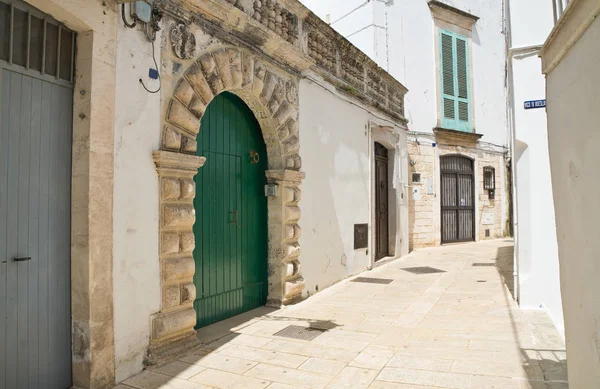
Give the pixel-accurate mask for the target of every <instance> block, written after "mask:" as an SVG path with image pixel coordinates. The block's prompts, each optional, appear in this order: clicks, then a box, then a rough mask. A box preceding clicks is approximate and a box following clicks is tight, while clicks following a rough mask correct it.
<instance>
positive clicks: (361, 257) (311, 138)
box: [300, 79, 408, 294]
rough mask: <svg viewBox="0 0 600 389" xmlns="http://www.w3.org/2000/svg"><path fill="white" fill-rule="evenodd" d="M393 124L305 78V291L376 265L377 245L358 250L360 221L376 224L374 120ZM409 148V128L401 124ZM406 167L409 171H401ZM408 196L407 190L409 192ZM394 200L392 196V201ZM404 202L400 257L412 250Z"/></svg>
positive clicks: (302, 240) (398, 174) (302, 120)
mask: <svg viewBox="0 0 600 389" xmlns="http://www.w3.org/2000/svg"><path fill="white" fill-rule="evenodd" d="M373 121H375V122H377V123H378V124H380V125H390V124H389V122H386V121H384V120H381V119H378V118H376V117H374V116H372V115H371V114H369V113H368V112H367V111H365V110H363V109H362V108H360V107H358V106H356V105H353V104H351V103H349V102H347V101H345V99H344V98H340V97H338V96H337V95H336V92H335V89H332V90H326V89H324V88H323V87H321V86H319V85H317V84H315V83H313V82H312V81H309V80H306V79H304V80H302V81H301V82H300V144H301V145H302V147H301V148H300V154H301V157H302V161H303V164H302V170H303V171H304V172H305V173H306V178H305V180H304V181H303V183H302V202H301V208H302V219H301V220H300V225H301V227H302V237H301V238H300V246H301V247H302V254H301V256H300V263H301V264H302V274H303V276H304V279H305V281H306V288H305V294H306V293H308V294H314V293H316V292H318V291H319V290H323V289H325V288H326V287H328V286H330V285H332V284H334V283H335V282H337V281H340V280H343V279H345V278H347V277H349V276H351V275H353V274H356V273H359V272H361V271H364V270H365V269H367V268H368V267H369V266H371V256H372V250H369V252H367V250H366V249H360V250H354V224H362V223H368V224H371V207H370V204H371V201H372V198H371V197H372V196H371V194H370V192H371V183H370V179H371V168H372V166H371V158H372V156H371V155H370V151H369V149H370V144H371V143H372V141H373V140H372V139H371V137H370V135H369V128H370V122H371V123H372V122H373ZM395 131H396V132H397V133H399V136H400V142H399V143H400V145H402V147H401V148H400V149H398V152H395V155H398V156H400V155H401V149H404V150H405V147H406V136H405V133H404V130H402V129H398V128H396V129H395ZM406 169H407V166H406V162H405V163H404V164H402V163H398V164H397V167H396V168H395V169H394V170H395V171H394V173H395V176H396V177H397V181H398V183H397V186H398V187H400V186H401V182H404V183H406V177H407V173H406ZM401 171H405V172H404V173H401ZM404 196H406V195H404ZM391 201H393V200H392V198H390V202H391ZM407 203H408V202H407V201H406V202H404V204H400V203H399V204H398V205H397V209H398V210H399V212H400V215H401V216H400V217H399V218H398V225H399V227H398V228H397V230H398V232H397V234H398V235H397V236H398V237H401V238H402V239H401V240H402V241H401V242H400V238H397V241H398V245H397V249H396V256H401V255H403V254H405V253H406V252H407V249H408V246H407V245H408V238H407V229H406V226H407V220H408V219H407V218H408V214H407V210H406V205H405V204H407ZM371 231H372V228H371Z"/></svg>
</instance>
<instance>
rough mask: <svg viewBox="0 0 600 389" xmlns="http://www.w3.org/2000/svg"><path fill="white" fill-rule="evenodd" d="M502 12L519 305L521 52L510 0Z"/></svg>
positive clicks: (504, 4)
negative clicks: (516, 61) (517, 71)
mask: <svg viewBox="0 0 600 389" xmlns="http://www.w3.org/2000/svg"><path fill="white" fill-rule="evenodd" d="M502 9H503V11H504V20H503V21H502V22H503V23H504V34H505V35H504V36H505V40H504V41H505V50H506V64H507V66H506V69H507V74H506V83H507V85H506V86H507V94H506V114H507V116H508V118H507V119H508V127H509V136H510V160H511V170H512V171H511V175H510V179H511V186H512V198H511V201H512V204H513V206H512V215H511V217H512V222H513V238H514V242H515V244H514V253H513V289H514V293H515V295H514V296H513V297H514V299H515V300H516V301H517V303H519V301H520V300H521V299H520V293H521V288H520V284H519V216H518V212H517V209H518V206H519V202H518V199H517V191H518V188H517V161H516V159H515V155H516V154H515V144H516V139H517V137H516V131H515V127H516V120H515V111H514V109H515V92H514V77H513V66H512V59H513V56H514V55H515V52H519V51H521V50H522V49H526V50H527V49H529V48H528V47H527V48H520V49H521V50H518V49H517V50H515V49H513V48H512V47H511V46H512V39H511V33H512V31H511V25H510V0H505V1H503V8H502Z"/></svg>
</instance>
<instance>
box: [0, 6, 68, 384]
mask: <svg viewBox="0 0 600 389" xmlns="http://www.w3.org/2000/svg"><path fill="white" fill-rule="evenodd" d="M75 39H76V34H75V32H73V31H71V30H69V29H68V28H66V27H65V26H63V25H62V24H60V23H59V22H57V21H56V20H54V19H53V18H51V17H50V16H48V15H45V14H44V13H42V12H41V11H39V10H37V9H35V8H33V7H31V6H29V5H27V4H25V3H24V2H22V1H18V0H0V389H13V388H28V389H42V388H43V389H67V388H69V387H71V385H72V379H71V369H72V367H71V360H72V355H71V282H70V281H71V275H70V268H71V256H70V251H71V250H70V247H71V154H72V147H71V140H72V123H73V81H74V80H73V72H74V48H75Z"/></svg>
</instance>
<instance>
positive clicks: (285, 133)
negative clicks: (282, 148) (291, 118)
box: [277, 123, 290, 140]
mask: <svg viewBox="0 0 600 389" xmlns="http://www.w3.org/2000/svg"><path fill="white" fill-rule="evenodd" d="M277 136H278V137H279V140H284V139H286V138H288V137H289V136H290V125H289V123H285V124H284V125H283V126H281V127H279V129H277Z"/></svg>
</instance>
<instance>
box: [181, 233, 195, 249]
mask: <svg viewBox="0 0 600 389" xmlns="http://www.w3.org/2000/svg"><path fill="white" fill-rule="evenodd" d="M195 248H196V239H195V238H194V233H193V232H184V233H182V234H181V247H178V249H179V250H181V252H182V253H191V252H192V251H194V249H195Z"/></svg>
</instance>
